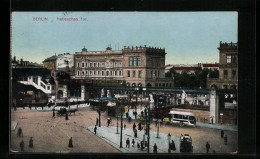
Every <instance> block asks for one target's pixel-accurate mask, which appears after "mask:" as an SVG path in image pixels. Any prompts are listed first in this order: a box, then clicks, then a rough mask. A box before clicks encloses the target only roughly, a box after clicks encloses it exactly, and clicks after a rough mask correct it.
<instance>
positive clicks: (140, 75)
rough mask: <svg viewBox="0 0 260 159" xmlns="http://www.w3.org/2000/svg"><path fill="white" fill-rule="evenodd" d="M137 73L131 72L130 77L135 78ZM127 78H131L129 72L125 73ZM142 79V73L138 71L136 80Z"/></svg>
mask: <svg viewBox="0 0 260 159" xmlns="http://www.w3.org/2000/svg"><path fill="white" fill-rule="evenodd" d="M136 73H137V71H135V70H134V71H132V77H136ZM127 77H131V71H127ZM141 77H142V71H138V78H141Z"/></svg>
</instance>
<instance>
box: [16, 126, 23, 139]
mask: <svg viewBox="0 0 260 159" xmlns="http://www.w3.org/2000/svg"><path fill="white" fill-rule="evenodd" d="M17 136H18V137H23V131H22V128H21V127H19V129H18V132H17Z"/></svg>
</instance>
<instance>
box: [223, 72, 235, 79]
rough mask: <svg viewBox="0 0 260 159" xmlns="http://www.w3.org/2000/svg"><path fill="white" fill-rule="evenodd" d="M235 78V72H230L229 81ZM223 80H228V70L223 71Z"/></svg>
mask: <svg viewBox="0 0 260 159" xmlns="http://www.w3.org/2000/svg"><path fill="white" fill-rule="evenodd" d="M235 78H236V70H232V75H231V79H235ZM224 79H228V70H224Z"/></svg>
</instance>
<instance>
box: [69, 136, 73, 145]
mask: <svg viewBox="0 0 260 159" xmlns="http://www.w3.org/2000/svg"><path fill="white" fill-rule="evenodd" d="M69 147H70V148H73V144H72V137H71V138H70V140H69Z"/></svg>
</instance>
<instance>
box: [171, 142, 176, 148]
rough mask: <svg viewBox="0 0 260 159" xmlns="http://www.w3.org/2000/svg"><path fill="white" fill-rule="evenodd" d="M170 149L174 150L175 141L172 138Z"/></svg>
mask: <svg viewBox="0 0 260 159" xmlns="http://www.w3.org/2000/svg"><path fill="white" fill-rule="evenodd" d="M171 149H172V150H173V151H175V150H176V147H175V143H174V141H173V140H172V144H171Z"/></svg>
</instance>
